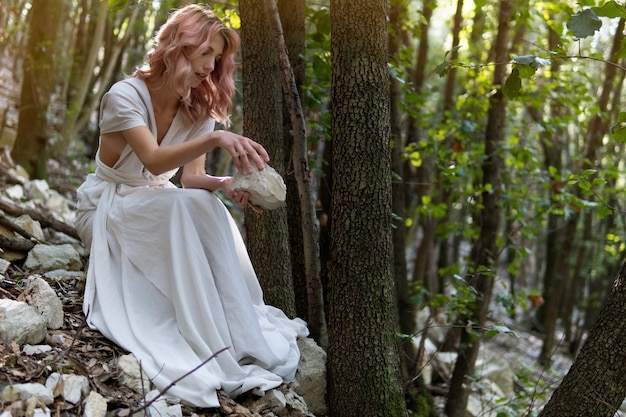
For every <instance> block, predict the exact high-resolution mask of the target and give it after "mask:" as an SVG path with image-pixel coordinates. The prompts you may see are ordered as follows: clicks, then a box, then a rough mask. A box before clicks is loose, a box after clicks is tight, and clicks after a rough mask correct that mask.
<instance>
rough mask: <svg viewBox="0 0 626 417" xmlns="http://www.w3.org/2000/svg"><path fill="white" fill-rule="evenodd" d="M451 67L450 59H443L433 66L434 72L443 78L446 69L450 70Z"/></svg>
mask: <svg viewBox="0 0 626 417" xmlns="http://www.w3.org/2000/svg"><path fill="white" fill-rule="evenodd" d="M451 67H452V65H451V64H450V61H443V62H442V63H441V64H439V65H437V67H436V68H435V74H437V75H438V76H440V77H442V78H443V77H445V76H446V75H447V74H448V71H450V68H451Z"/></svg>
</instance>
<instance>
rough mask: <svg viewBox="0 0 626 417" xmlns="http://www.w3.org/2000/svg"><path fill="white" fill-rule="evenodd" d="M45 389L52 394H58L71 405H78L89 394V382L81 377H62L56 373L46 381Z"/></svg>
mask: <svg viewBox="0 0 626 417" xmlns="http://www.w3.org/2000/svg"><path fill="white" fill-rule="evenodd" d="M46 387H47V388H48V389H50V390H51V391H52V392H53V393H54V392H60V393H61V395H62V396H63V399H64V400H65V401H67V402H70V403H72V404H78V403H79V402H80V400H81V398H82V397H83V395H87V394H88V393H89V380H88V379H87V377H85V376H83V375H62V374H59V373H57V372H54V373H53V374H51V375H50V376H49V377H48V379H47V380H46Z"/></svg>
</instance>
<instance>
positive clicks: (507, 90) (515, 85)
mask: <svg viewBox="0 0 626 417" xmlns="http://www.w3.org/2000/svg"><path fill="white" fill-rule="evenodd" d="M521 89H522V79H521V78H520V76H519V70H518V69H517V68H513V70H512V71H511V74H510V75H509V76H508V77H507V79H506V81H505V82H504V88H503V92H504V95H505V96H507V97H508V98H515V97H517V96H518V95H519V92H520V90H521Z"/></svg>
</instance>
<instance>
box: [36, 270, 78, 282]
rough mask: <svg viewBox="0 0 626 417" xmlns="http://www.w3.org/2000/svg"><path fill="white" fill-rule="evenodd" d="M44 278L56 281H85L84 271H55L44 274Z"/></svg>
mask: <svg viewBox="0 0 626 417" xmlns="http://www.w3.org/2000/svg"><path fill="white" fill-rule="evenodd" d="M43 276H44V277H46V278H50V279H53V280H55V281H64V280H73V279H77V280H83V279H85V272H84V271H66V270H65V269H55V270H54V271H48V272H45V273H44V274H43Z"/></svg>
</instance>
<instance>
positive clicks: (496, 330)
mask: <svg viewBox="0 0 626 417" xmlns="http://www.w3.org/2000/svg"><path fill="white" fill-rule="evenodd" d="M502 333H505V334H509V335H511V336H517V335H516V334H515V332H514V331H513V330H511V329H510V328H508V327H507V326H505V325H504V324H502V323H498V324H494V325H493V327H492V328H491V329H489V330H487V331H486V332H485V336H487V337H488V338H490V339H491V338H492V337H494V336H496V335H498V334H502Z"/></svg>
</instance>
